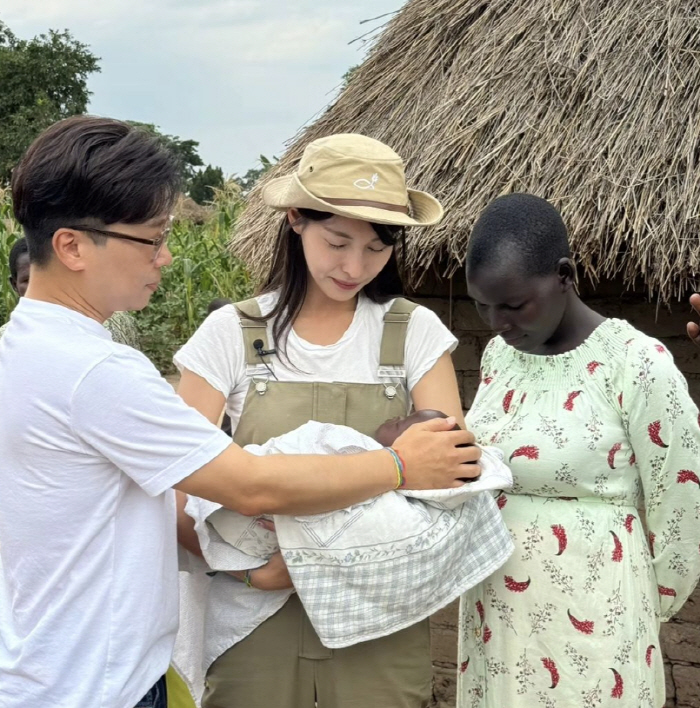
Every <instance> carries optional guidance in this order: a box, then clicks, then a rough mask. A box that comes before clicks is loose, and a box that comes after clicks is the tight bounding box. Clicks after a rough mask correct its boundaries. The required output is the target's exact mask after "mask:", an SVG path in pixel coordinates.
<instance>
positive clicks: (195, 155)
mask: <svg viewBox="0 0 700 708" xmlns="http://www.w3.org/2000/svg"><path fill="white" fill-rule="evenodd" d="M127 122H128V123H129V124H130V125H135V126H138V127H139V128H144V129H145V130H147V131H149V132H150V133H153V134H154V135H155V136H157V137H158V138H159V139H160V141H161V142H162V143H163V145H165V147H167V148H168V149H169V150H172V151H173V152H174V153H175V155H176V156H177V158H178V160H179V161H180V167H181V170H182V179H183V182H184V183H185V185H186V186H187V187H189V185H190V182H191V180H192V179H193V178H194V176H195V174H196V173H197V170H196V168H197V167H202V165H204V162H202V158H201V157H200V156H199V152H198V150H199V143H198V142H197V141H196V140H182V139H181V138H180V137H179V136H177V135H166V134H165V133H161V132H160V128H159V127H158V126H157V125H153V123H140V122H139V121H136V120H130V121H127Z"/></svg>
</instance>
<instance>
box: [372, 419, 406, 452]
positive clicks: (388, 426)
mask: <svg viewBox="0 0 700 708" xmlns="http://www.w3.org/2000/svg"><path fill="white" fill-rule="evenodd" d="M410 418H411V416H409V417H408V418H398V417H397V418H392V419H391V420H387V421H386V422H384V423H382V424H381V425H380V426H379V427H378V428H377V432H376V433H375V434H374V439H375V440H376V441H377V442H378V443H379V444H380V445H382V446H384V447H391V446H392V445H393V444H394V441H395V440H396V438H398V437H399V436H400V435H401V433H403V432H404V431H405V430H407V429H408V428H409V427H410V426H411V425H413V421H410ZM409 421H410V422H409Z"/></svg>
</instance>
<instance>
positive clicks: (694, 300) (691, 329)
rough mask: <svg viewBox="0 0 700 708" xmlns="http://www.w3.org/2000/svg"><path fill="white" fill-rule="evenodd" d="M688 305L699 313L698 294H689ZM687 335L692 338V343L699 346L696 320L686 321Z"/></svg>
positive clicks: (699, 336) (699, 337)
mask: <svg viewBox="0 0 700 708" xmlns="http://www.w3.org/2000/svg"><path fill="white" fill-rule="evenodd" d="M690 306H691V307H692V308H693V309H694V310H695V312H696V313H697V314H698V315H700V295H698V293H695V294H693V295H691V296H690ZM687 331H688V336H689V337H690V338H691V339H692V340H693V344H695V345H696V346H698V347H700V326H699V325H698V324H697V322H688V325H687Z"/></svg>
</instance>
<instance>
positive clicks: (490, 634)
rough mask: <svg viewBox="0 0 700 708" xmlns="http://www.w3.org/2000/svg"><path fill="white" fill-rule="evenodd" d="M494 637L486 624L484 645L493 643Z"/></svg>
mask: <svg viewBox="0 0 700 708" xmlns="http://www.w3.org/2000/svg"><path fill="white" fill-rule="evenodd" d="M492 636H493V632H492V631H491V628H490V627H489V626H488V625H487V624H485V625H484V634H483V639H484V644H488V643H489V642H490V641H491V637H492Z"/></svg>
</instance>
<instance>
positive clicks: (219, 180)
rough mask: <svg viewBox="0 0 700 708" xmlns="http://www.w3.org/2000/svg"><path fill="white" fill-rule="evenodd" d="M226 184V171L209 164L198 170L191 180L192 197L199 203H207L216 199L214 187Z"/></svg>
mask: <svg viewBox="0 0 700 708" xmlns="http://www.w3.org/2000/svg"><path fill="white" fill-rule="evenodd" d="M223 186H224V171H223V170H222V169H221V168H220V167H213V166H212V165H207V166H206V167H205V168H204V169H203V170H200V171H199V172H197V173H196V174H195V175H194V177H192V180H191V181H190V197H192V199H194V200H195V201H196V202H197V204H206V203H208V202H211V201H212V200H213V199H214V189H221V188H222V187H223Z"/></svg>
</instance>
